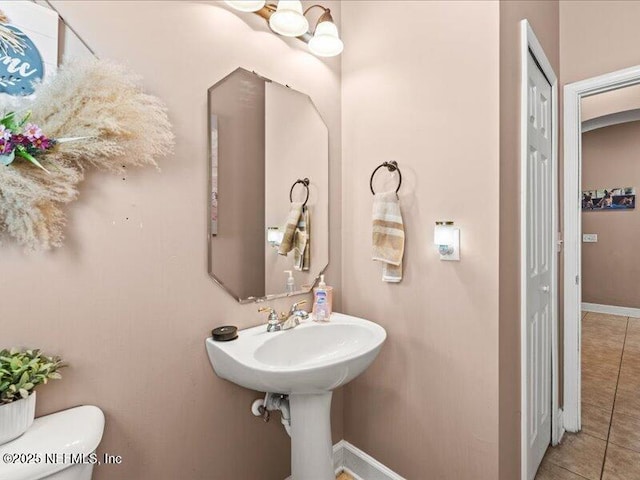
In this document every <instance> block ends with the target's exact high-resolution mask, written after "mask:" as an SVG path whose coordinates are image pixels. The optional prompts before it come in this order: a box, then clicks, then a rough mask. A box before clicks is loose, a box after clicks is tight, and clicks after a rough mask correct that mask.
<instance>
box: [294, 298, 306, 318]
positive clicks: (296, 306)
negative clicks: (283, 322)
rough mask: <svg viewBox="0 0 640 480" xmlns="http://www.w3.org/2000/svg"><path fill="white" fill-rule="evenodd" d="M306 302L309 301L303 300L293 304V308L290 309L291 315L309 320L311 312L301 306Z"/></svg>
mask: <svg viewBox="0 0 640 480" xmlns="http://www.w3.org/2000/svg"><path fill="white" fill-rule="evenodd" d="M305 303H307V301H306V300H302V301H301V302H296V303H294V304H293V305H291V309H290V310H289V317H297V318H298V319H299V320H307V319H308V318H309V312H307V311H306V310H302V309H301V308H299V307H300V305H304V304H305Z"/></svg>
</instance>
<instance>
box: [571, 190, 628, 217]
mask: <svg viewBox="0 0 640 480" xmlns="http://www.w3.org/2000/svg"><path fill="white" fill-rule="evenodd" d="M634 208H636V189H635V188H634V187H625V188H620V187H616V188H603V189H598V190H585V191H583V192H582V211H599V210H609V211H610V210H631V209H634Z"/></svg>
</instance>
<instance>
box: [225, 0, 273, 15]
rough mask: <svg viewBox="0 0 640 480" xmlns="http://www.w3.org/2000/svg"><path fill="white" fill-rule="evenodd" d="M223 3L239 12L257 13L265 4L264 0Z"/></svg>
mask: <svg viewBox="0 0 640 480" xmlns="http://www.w3.org/2000/svg"><path fill="white" fill-rule="evenodd" d="M224 3H226V4H227V5H229V6H230V7H233V8H235V9H236V10H239V11H240V12H257V11H258V10H260V9H261V8H263V7H264V5H265V3H267V2H266V1H265V0H225V1H224Z"/></svg>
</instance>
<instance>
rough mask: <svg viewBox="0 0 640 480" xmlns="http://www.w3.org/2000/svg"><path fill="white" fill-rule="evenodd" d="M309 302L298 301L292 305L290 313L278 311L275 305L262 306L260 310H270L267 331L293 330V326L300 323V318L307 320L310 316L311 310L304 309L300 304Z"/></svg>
mask: <svg viewBox="0 0 640 480" xmlns="http://www.w3.org/2000/svg"><path fill="white" fill-rule="evenodd" d="M305 303H307V301H306V300H302V301H301V302H296V303H294V304H293V305H291V308H290V309H289V313H288V314H287V313H281V314H280V315H278V312H276V310H275V309H274V308H273V307H262V308H259V309H258V312H269V320H268V322H267V332H279V331H280V330H291V329H292V328H295V327H297V326H298V325H300V320H306V319H308V318H309V312H307V311H305V310H302V309H301V308H300V305H304V304H305Z"/></svg>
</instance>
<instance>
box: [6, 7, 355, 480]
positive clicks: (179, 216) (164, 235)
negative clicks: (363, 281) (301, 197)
mask: <svg viewBox="0 0 640 480" xmlns="http://www.w3.org/2000/svg"><path fill="white" fill-rule="evenodd" d="M323 3H325V4H326V3H329V2H323ZM54 4H55V5H56V6H57V7H58V8H59V9H60V11H61V13H62V16H63V17H64V18H65V19H66V20H67V21H68V22H69V23H70V24H71V25H73V26H74V28H75V29H76V30H77V31H78V32H79V33H80V35H81V36H83V37H84V38H85V40H86V41H87V42H88V43H89V44H90V45H91V46H92V47H93V48H94V49H95V50H96V52H97V53H98V55H99V56H101V57H104V58H111V59H114V60H117V61H120V62H123V63H126V64H128V65H129V66H130V67H131V68H132V69H134V70H135V71H137V72H138V73H140V74H141V75H142V76H143V77H144V85H145V88H146V89H147V90H148V91H149V92H150V93H153V94H156V95H158V96H160V97H161V98H162V99H163V100H164V101H165V102H166V103H167V106H168V108H169V115H170V118H171V121H172V122H173V125H174V130H175V134H176V139H177V144H176V154H175V155H174V156H172V157H170V158H167V159H166V160H164V161H163V162H162V165H161V166H162V172H161V173H158V172H155V171H154V170H153V169H147V170H144V171H142V170H140V171H137V170H136V171H131V172H129V173H128V175H127V176H126V181H123V180H122V178H120V177H117V176H113V175H108V174H104V173H97V172H90V174H89V175H88V178H87V180H86V181H85V183H84V185H83V187H82V189H81V196H80V199H79V201H78V202H76V203H75V204H74V205H73V206H71V207H70V208H69V209H68V213H69V225H68V228H67V240H66V245H65V247H64V248H63V249H61V250H59V251H55V252H51V253H45V254H40V255H32V254H25V253H23V252H22V251H20V250H19V249H18V248H15V247H13V246H10V245H3V247H2V260H1V261H0V263H1V264H2V275H1V276H0V289H1V290H2V301H1V302H0V331H1V332H2V334H1V337H2V342H1V343H2V345H8V346H10V345H17V346H20V345H24V346H27V345H28V346H38V347H41V348H43V349H44V350H45V351H47V352H52V353H59V354H62V355H63V356H64V357H65V358H66V359H67V360H68V361H69V363H70V367H69V368H68V369H67V370H66V371H65V372H64V379H63V380H62V381H60V382H57V383H54V384H52V385H47V386H46V388H43V389H42V390H41V391H40V394H39V395H38V413H39V414H44V413H47V412H51V411H55V410H60V409H63V408H67V407H69V406H72V405H78V404H83V403H86V404H95V405H99V406H100V407H101V408H102V409H103V410H104V411H105V413H106V415H107V425H106V431H105V436H104V441H103V444H102V448H101V451H107V452H109V453H112V454H120V455H122V456H123V457H124V464H123V465H121V466H111V467H100V468H98V470H97V475H96V478H97V479H98V480H107V479H116V478H117V479H122V480H174V479H177V478H188V479H189V480H205V479H206V480H211V479H220V480H222V479H227V478H238V479H242V480H252V479H255V480H265V479H282V478H285V477H286V476H287V475H288V474H289V471H290V469H289V445H290V443H289V439H288V437H287V435H286V433H285V432H284V430H283V428H282V426H281V425H280V424H279V422H278V421H272V422H271V423H269V424H267V425H265V424H264V423H263V422H262V421H260V420H259V419H257V418H255V417H253V416H251V414H250V412H249V407H250V404H251V401H252V400H253V399H255V398H256V397H257V396H258V395H257V394H255V393H252V392H250V391H248V390H245V389H243V388H240V387H236V386H234V385H232V384H230V383H228V382H226V381H223V380H221V379H219V378H217V377H215V376H214V374H213V371H212V369H211V366H210V364H209V361H208V359H207V356H206V353H205V348H204V339H205V337H206V336H207V335H209V332H210V330H211V328H212V327H214V326H216V325H221V324H229V323H231V324H236V325H238V326H240V327H247V326H250V325H256V324H258V323H260V322H263V321H264V319H263V318H261V317H260V316H259V315H258V313H257V312H256V305H247V306H240V305H238V304H237V303H236V301H235V300H234V299H233V298H231V297H230V296H229V295H228V294H227V293H225V292H224V291H222V290H221V289H220V288H219V287H218V286H217V285H215V284H214V283H213V281H212V280H211V279H210V278H209V276H208V274H207V268H206V263H207V260H206V259H207V251H206V245H207V243H206V239H207V237H206V235H207V229H208V220H207V199H208V191H207V183H208V182H207V176H208V161H207V153H206V152H207V108H206V99H207V95H206V93H207V88H208V87H209V86H211V85H212V84H213V83H215V82H216V81H217V80H219V79H221V78H222V77H224V76H225V75H227V74H228V73H229V72H231V71H233V70H234V69H235V68H236V67H238V66H243V67H245V68H247V69H250V70H252V69H253V70H256V71H257V72H259V73H261V74H263V75H265V76H267V77H270V78H273V79H274V80H277V81H279V82H281V83H287V84H289V85H291V86H292V87H293V88H296V89H298V90H301V91H304V92H307V93H308V94H309V95H311V96H312V97H313V99H314V101H315V102H316V105H317V106H318V108H319V110H320V112H321V114H322V115H323V117H324V119H325V120H326V122H327V124H328V126H329V130H330V139H331V140H330V142H331V143H330V154H331V162H332V167H333V168H332V169H331V175H332V176H331V180H332V185H331V197H332V203H331V224H332V231H331V232H332V233H331V267H330V268H329V272H328V276H327V279H328V280H330V281H331V283H333V284H334V285H335V286H336V287H337V288H338V290H340V274H339V272H340V261H341V259H340V218H341V212H340V204H341V186H340V181H341V173H340V167H339V166H340V152H341V148H340V135H341V133H340V122H341V119H340V95H341V91H340V59H339V58H337V59H332V60H321V59H319V58H316V57H314V56H312V55H309V54H308V53H307V52H306V50H305V48H304V46H303V45H301V44H300V43H299V41H298V40H296V39H292V40H284V39H282V38H280V37H277V36H275V35H273V34H271V33H270V32H269V31H268V30H267V28H266V25H265V24H264V21H263V20H262V19H260V18H258V17H257V16H254V15H242V14H240V15H237V14H235V13H232V12H230V11H229V10H227V9H226V7H222V6H221V5H222V2H220V4H207V3H196V2H177V1H176V2H166V1H162V2H147V1H140V2H137V1H127V2H102V1H91V2H80V1H64V2H54ZM332 8H333V12H334V16H336V17H338V18H339V16H340V15H339V14H340V6H339V4H335V5H332ZM289 303H290V302H289V301H288V300H283V301H280V302H278V303H275V305H276V306H278V307H280V308H285V307H288V305H289ZM338 308H339V307H338ZM333 407H334V408H333V413H334V418H333V420H334V423H333V425H334V439H335V440H338V439H340V438H342V436H343V435H342V425H341V418H342V394H341V392H338V393H337V394H336V395H334V405H333Z"/></svg>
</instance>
